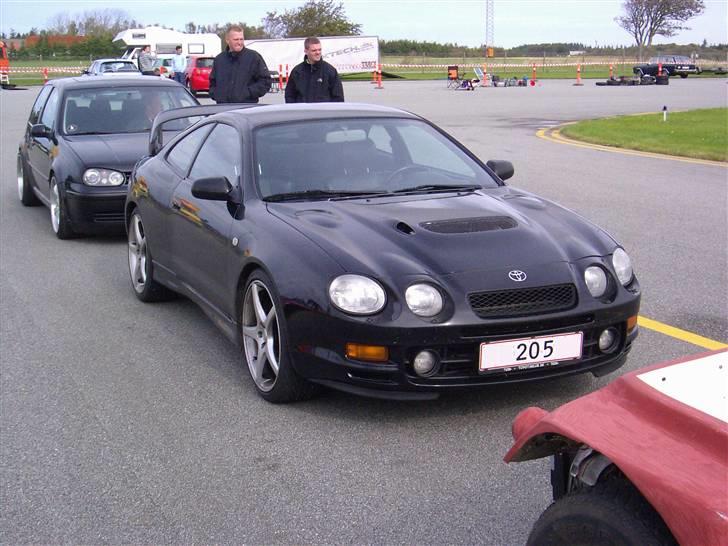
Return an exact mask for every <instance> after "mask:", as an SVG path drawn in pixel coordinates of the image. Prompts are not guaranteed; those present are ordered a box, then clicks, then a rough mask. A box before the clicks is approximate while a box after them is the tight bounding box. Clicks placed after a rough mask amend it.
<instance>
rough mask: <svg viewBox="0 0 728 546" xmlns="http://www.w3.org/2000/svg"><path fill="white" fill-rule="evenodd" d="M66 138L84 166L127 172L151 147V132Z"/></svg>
mask: <svg viewBox="0 0 728 546" xmlns="http://www.w3.org/2000/svg"><path fill="white" fill-rule="evenodd" d="M65 140H66V142H67V143H68V145H69V146H70V148H71V149H72V150H73V152H74V153H75V154H76V155H77V156H78V157H79V159H80V160H81V161H82V162H83V164H84V166H86V167H107V168H113V169H119V170H121V171H126V172H130V171H131V170H132V168H133V167H134V164H135V163H136V162H137V161H139V159H140V158H142V157H143V156H145V155H146V154H147V150H148V149H149V132H144V133H128V134H116V135H77V136H66V137H65Z"/></svg>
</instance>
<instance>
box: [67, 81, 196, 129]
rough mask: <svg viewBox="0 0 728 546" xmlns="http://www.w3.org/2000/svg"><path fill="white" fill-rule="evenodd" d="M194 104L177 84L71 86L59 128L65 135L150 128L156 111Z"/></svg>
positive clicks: (183, 122)
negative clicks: (110, 87)
mask: <svg viewBox="0 0 728 546" xmlns="http://www.w3.org/2000/svg"><path fill="white" fill-rule="evenodd" d="M195 105H196V103H195V101H194V100H193V99H192V97H190V96H189V94H188V93H187V91H185V90H184V89H183V88H181V87H168V86H164V87H161V86H160V87H150V86H140V87H138V88H135V87H123V88H115V89H109V88H106V89H75V90H70V91H68V93H67V94H66V97H65V99H64V108H63V124H62V127H63V132H64V133H65V134H67V135H92V134H110V133H140V132H144V131H149V130H150V129H151V128H152V121H153V120H154V117H155V116H156V115H157V114H158V113H159V112H162V111H164V110H169V109H171V108H181V107H184V106H195ZM191 121H192V120H190V121H186V120H176V121H174V122H170V124H169V127H168V126H166V125H165V129H168V130H176V131H180V130H182V129H184V128H186V127H187V126H188V125H189V124H190V122H191ZM173 124H176V125H175V126H172V125H173Z"/></svg>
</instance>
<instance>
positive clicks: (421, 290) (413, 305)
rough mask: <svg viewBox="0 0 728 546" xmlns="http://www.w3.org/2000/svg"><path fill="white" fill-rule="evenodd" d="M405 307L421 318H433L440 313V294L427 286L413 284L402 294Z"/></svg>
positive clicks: (432, 287)
mask: <svg viewBox="0 0 728 546" xmlns="http://www.w3.org/2000/svg"><path fill="white" fill-rule="evenodd" d="M404 298H405V300H407V306H408V307H409V308H410V310H411V311H412V312H413V313H414V314H415V315H419V316H421V317H434V316H435V315H437V314H438V313H439V312H440V311H442V294H440V291H439V290H438V289H437V288H435V287H434V286H431V285H429V284H413V285H412V286H410V287H409V288H408V289H407V290H406V291H405V293H404Z"/></svg>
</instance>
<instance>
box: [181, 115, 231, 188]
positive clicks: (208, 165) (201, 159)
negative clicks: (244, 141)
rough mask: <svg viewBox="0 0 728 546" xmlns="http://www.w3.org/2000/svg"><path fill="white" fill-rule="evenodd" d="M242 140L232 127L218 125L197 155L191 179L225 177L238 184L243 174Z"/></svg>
mask: <svg viewBox="0 0 728 546" xmlns="http://www.w3.org/2000/svg"><path fill="white" fill-rule="evenodd" d="M240 149H241V140H240V136H239V134H238V132H237V131H236V130H235V129H234V128H233V127H231V126H230V125H225V124H223V123H219V124H217V126H216V127H215V129H213V131H212V133H210V136H208V137H207V140H205V143H204V144H203V145H202V148H201V149H200V153H198V154H197V157H196V158H195V162H194V164H193V165H192V170H191V171H190V176H189V177H190V178H191V179H192V180H197V179H198V178H208V177H212V176H224V177H225V178H227V179H228V182H230V183H231V184H233V185H237V184H238V180H239V177H240V172H241V168H242V165H241V154H240Z"/></svg>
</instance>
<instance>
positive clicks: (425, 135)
mask: <svg viewBox="0 0 728 546" xmlns="http://www.w3.org/2000/svg"><path fill="white" fill-rule="evenodd" d="M397 131H398V132H399V134H400V135H401V136H402V140H403V141H404V144H405V146H406V147H407V151H408V152H409V155H410V158H411V159H412V163H413V164H415V165H423V166H426V167H434V168H438V169H443V170H445V171H449V172H451V173H453V174H460V175H463V176H466V177H473V176H474V175H475V170H474V167H475V165H474V164H473V162H472V160H469V158H468V160H466V157H465V156H464V155H463V154H462V152H461V151H460V150H457V148H455V146H443V145H442V144H443V141H442V138H441V136H440V135H439V133H437V131H435V130H434V129H432V128H431V127H429V126H427V128H424V130H423V127H420V126H418V125H402V126H400V127H397Z"/></svg>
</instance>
